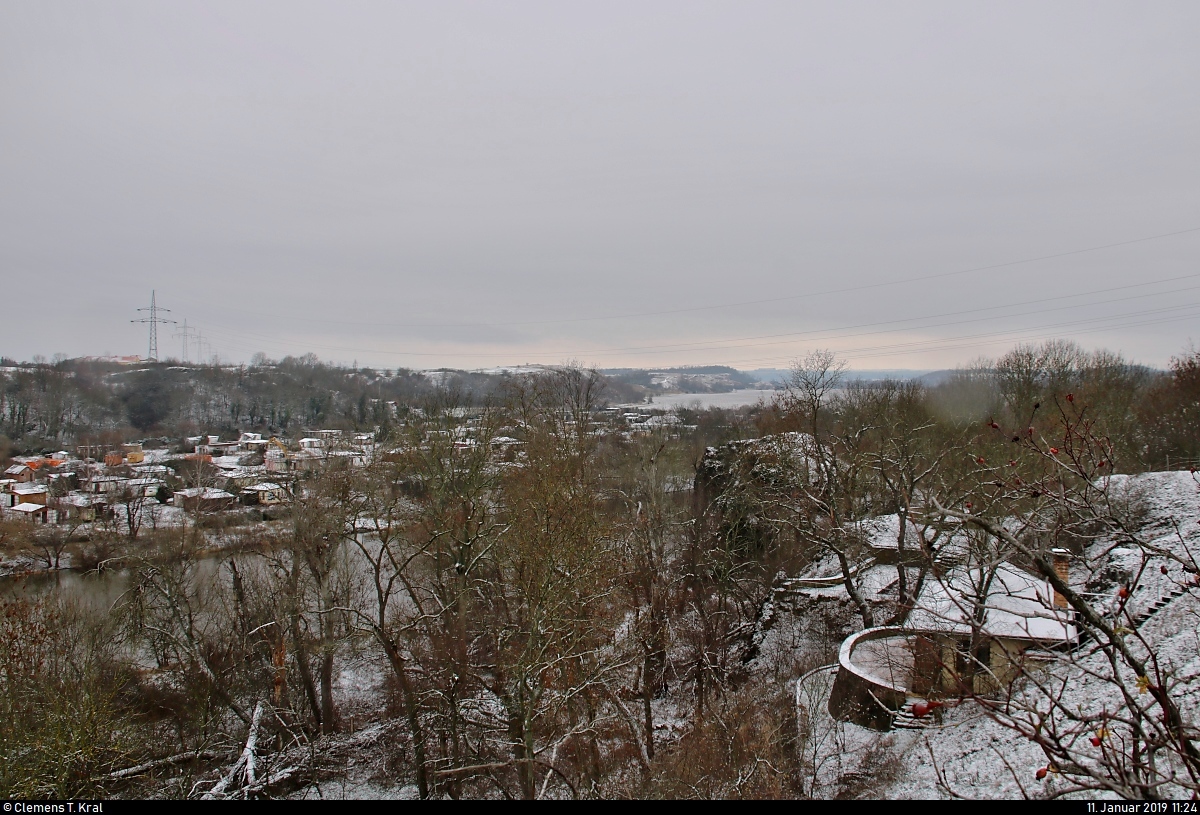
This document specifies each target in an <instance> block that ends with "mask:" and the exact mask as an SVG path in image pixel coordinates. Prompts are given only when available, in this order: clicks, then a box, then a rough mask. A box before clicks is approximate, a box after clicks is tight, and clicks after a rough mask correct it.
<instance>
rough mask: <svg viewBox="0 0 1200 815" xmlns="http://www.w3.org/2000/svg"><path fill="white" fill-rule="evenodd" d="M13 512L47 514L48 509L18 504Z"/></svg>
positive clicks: (36, 505) (35, 505) (37, 505)
mask: <svg viewBox="0 0 1200 815" xmlns="http://www.w3.org/2000/svg"><path fill="white" fill-rule="evenodd" d="M12 510H13V512H25V513H28V514H31V515H32V514H33V513H35V512H45V511H46V507H44V506H42V505H41V504H17V505H16V506H15V507H13V508H12Z"/></svg>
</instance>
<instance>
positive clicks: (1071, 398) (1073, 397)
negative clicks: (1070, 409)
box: [1067, 393, 1075, 402]
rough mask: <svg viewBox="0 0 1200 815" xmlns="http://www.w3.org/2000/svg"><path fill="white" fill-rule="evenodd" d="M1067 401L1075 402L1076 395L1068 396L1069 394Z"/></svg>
mask: <svg viewBox="0 0 1200 815" xmlns="http://www.w3.org/2000/svg"><path fill="white" fill-rule="evenodd" d="M1067 401H1068V402H1074V401H1075V394H1073V393H1068V394H1067Z"/></svg>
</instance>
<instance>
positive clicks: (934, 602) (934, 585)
mask: <svg viewBox="0 0 1200 815" xmlns="http://www.w3.org/2000/svg"><path fill="white" fill-rule="evenodd" d="M985 578H986V572H984V571H982V570H980V569H963V568H958V569H954V570H952V571H951V572H949V573H948V574H947V575H945V576H944V577H942V578H941V579H931V580H927V581H926V583H925V586H924V587H923V588H922V590H921V595H920V597H918V598H917V603H916V607H915V608H914V609H913V611H912V613H911V614H910V615H909V618H908V621H907V623H906V624H905V627H906V628H909V629H914V630H918V631H937V632H944V633H948V634H949V633H954V634H964V633H970V631H971V617H972V615H973V614H974V612H975V608H976V606H977V605H982V607H983V609H984V614H983V623H982V627H981V630H982V631H983V633H985V634H987V635H989V636H993V637H1010V638H1013V639H1026V640H1038V641H1040V642H1063V641H1073V640H1074V639H1075V638H1076V633H1077V632H1076V629H1075V625H1074V624H1073V623H1072V622H1070V616H1069V614H1068V612H1067V611H1066V609H1061V608H1056V607H1055V606H1054V592H1053V590H1052V589H1051V588H1050V586H1049V584H1048V583H1047V582H1046V581H1045V580H1043V579H1040V578H1037V577H1035V576H1033V575H1032V574H1030V573H1029V572H1026V571H1024V570H1022V569H1018V568H1017V567H1015V566H1012V565H1010V564H1007V563H1004V564H1001V565H1000V566H998V567H997V568H996V570H995V575H994V576H993V577H992V578H991V582H990V584H989V585H987V586H986V587H984V586H983V584H984V582H985Z"/></svg>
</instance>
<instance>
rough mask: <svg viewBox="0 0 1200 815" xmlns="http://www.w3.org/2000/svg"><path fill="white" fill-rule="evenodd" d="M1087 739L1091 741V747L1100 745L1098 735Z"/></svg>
mask: <svg viewBox="0 0 1200 815" xmlns="http://www.w3.org/2000/svg"><path fill="white" fill-rule="evenodd" d="M1088 741H1090V742H1091V743H1092V746H1093V747H1099V746H1100V737H1099V736H1092V737H1091V738H1090V739H1088Z"/></svg>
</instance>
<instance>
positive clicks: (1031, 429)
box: [1025, 427, 1033, 436]
mask: <svg viewBox="0 0 1200 815" xmlns="http://www.w3.org/2000/svg"><path fill="white" fill-rule="evenodd" d="M1025 432H1026V433H1028V434H1029V435H1031V436H1032V435H1033V428H1032V427H1031V428H1029V429H1028V430H1026V431H1025Z"/></svg>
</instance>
